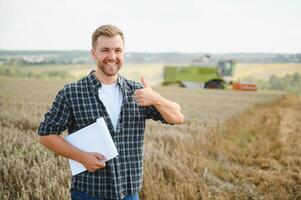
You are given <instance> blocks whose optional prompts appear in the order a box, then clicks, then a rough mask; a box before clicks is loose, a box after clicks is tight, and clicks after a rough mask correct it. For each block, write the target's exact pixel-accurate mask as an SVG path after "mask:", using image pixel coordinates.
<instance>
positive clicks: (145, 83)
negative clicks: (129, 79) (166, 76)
mask: <svg viewBox="0 0 301 200" xmlns="http://www.w3.org/2000/svg"><path fill="white" fill-rule="evenodd" d="M141 83H142V85H143V86H144V87H150V85H149V84H148V83H147V82H146V81H145V80H144V78H143V76H141Z"/></svg>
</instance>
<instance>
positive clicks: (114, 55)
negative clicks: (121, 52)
mask: <svg viewBox="0 0 301 200" xmlns="http://www.w3.org/2000/svg"><path fill="white" fill-rule="evenodd" d="M109 59H112V60H115V59H116V54H115V51H110V53H109Z"/></svg>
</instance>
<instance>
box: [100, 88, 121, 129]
mask: <svg viewBox="0 0 301 200" xmlns="http://www.w3.org/2000/svg"><path fill="white" fill-rule="evenodd" d="M98 97H99V99H100V100H101V101H102V103H103V104H104V106H105V107H106V110H107V112H108V114H109V116H110V118H111V122H112V124H113V127H114V129H115V130H116V126H117V122H118V118H119V114H120V109H121V105H122V101H123V95H122V91H121V90H120V88H119V85H117V83H114V84H111V85H106V84H103V83H102V87H101V88H100V89H99V90H98Z"/></svg>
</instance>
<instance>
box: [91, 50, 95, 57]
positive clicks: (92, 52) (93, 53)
mask: <svg viewBox="0 0 301 200" xmlns="http://www.w3.org/2000/svg"><path fill="white" fill-rule="evenodd" d="M91 56H92V57H93V58H94V59H95V49H94V48H92V49H91Z"/></svg>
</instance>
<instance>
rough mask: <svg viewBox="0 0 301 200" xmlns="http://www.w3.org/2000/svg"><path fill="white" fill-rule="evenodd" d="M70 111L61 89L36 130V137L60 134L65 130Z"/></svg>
mask: <svg viewBox="0 0 301 200" xmlns="http://www.w3.org/2000/svg"><path fill="white" fill-rule="evenodd" d="M69 116H70V110H69V107H68V104H67V101H66V97H65V94H64V89H62V90H61V91H60V92H59V93H58V94H57V96H56V98H55V100H54V102H53V104H52V106H51V108H50V109H49V110H48V112H47V113H46V114H45V118H44V120H43V121H42V122H41V124H40V127H39V129H38V135H40V136H45V135H50V134H57V135H59V134H61V133H62V132H63V131H64V130H66V128H67V123H68V120H69Z"/></svg>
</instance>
